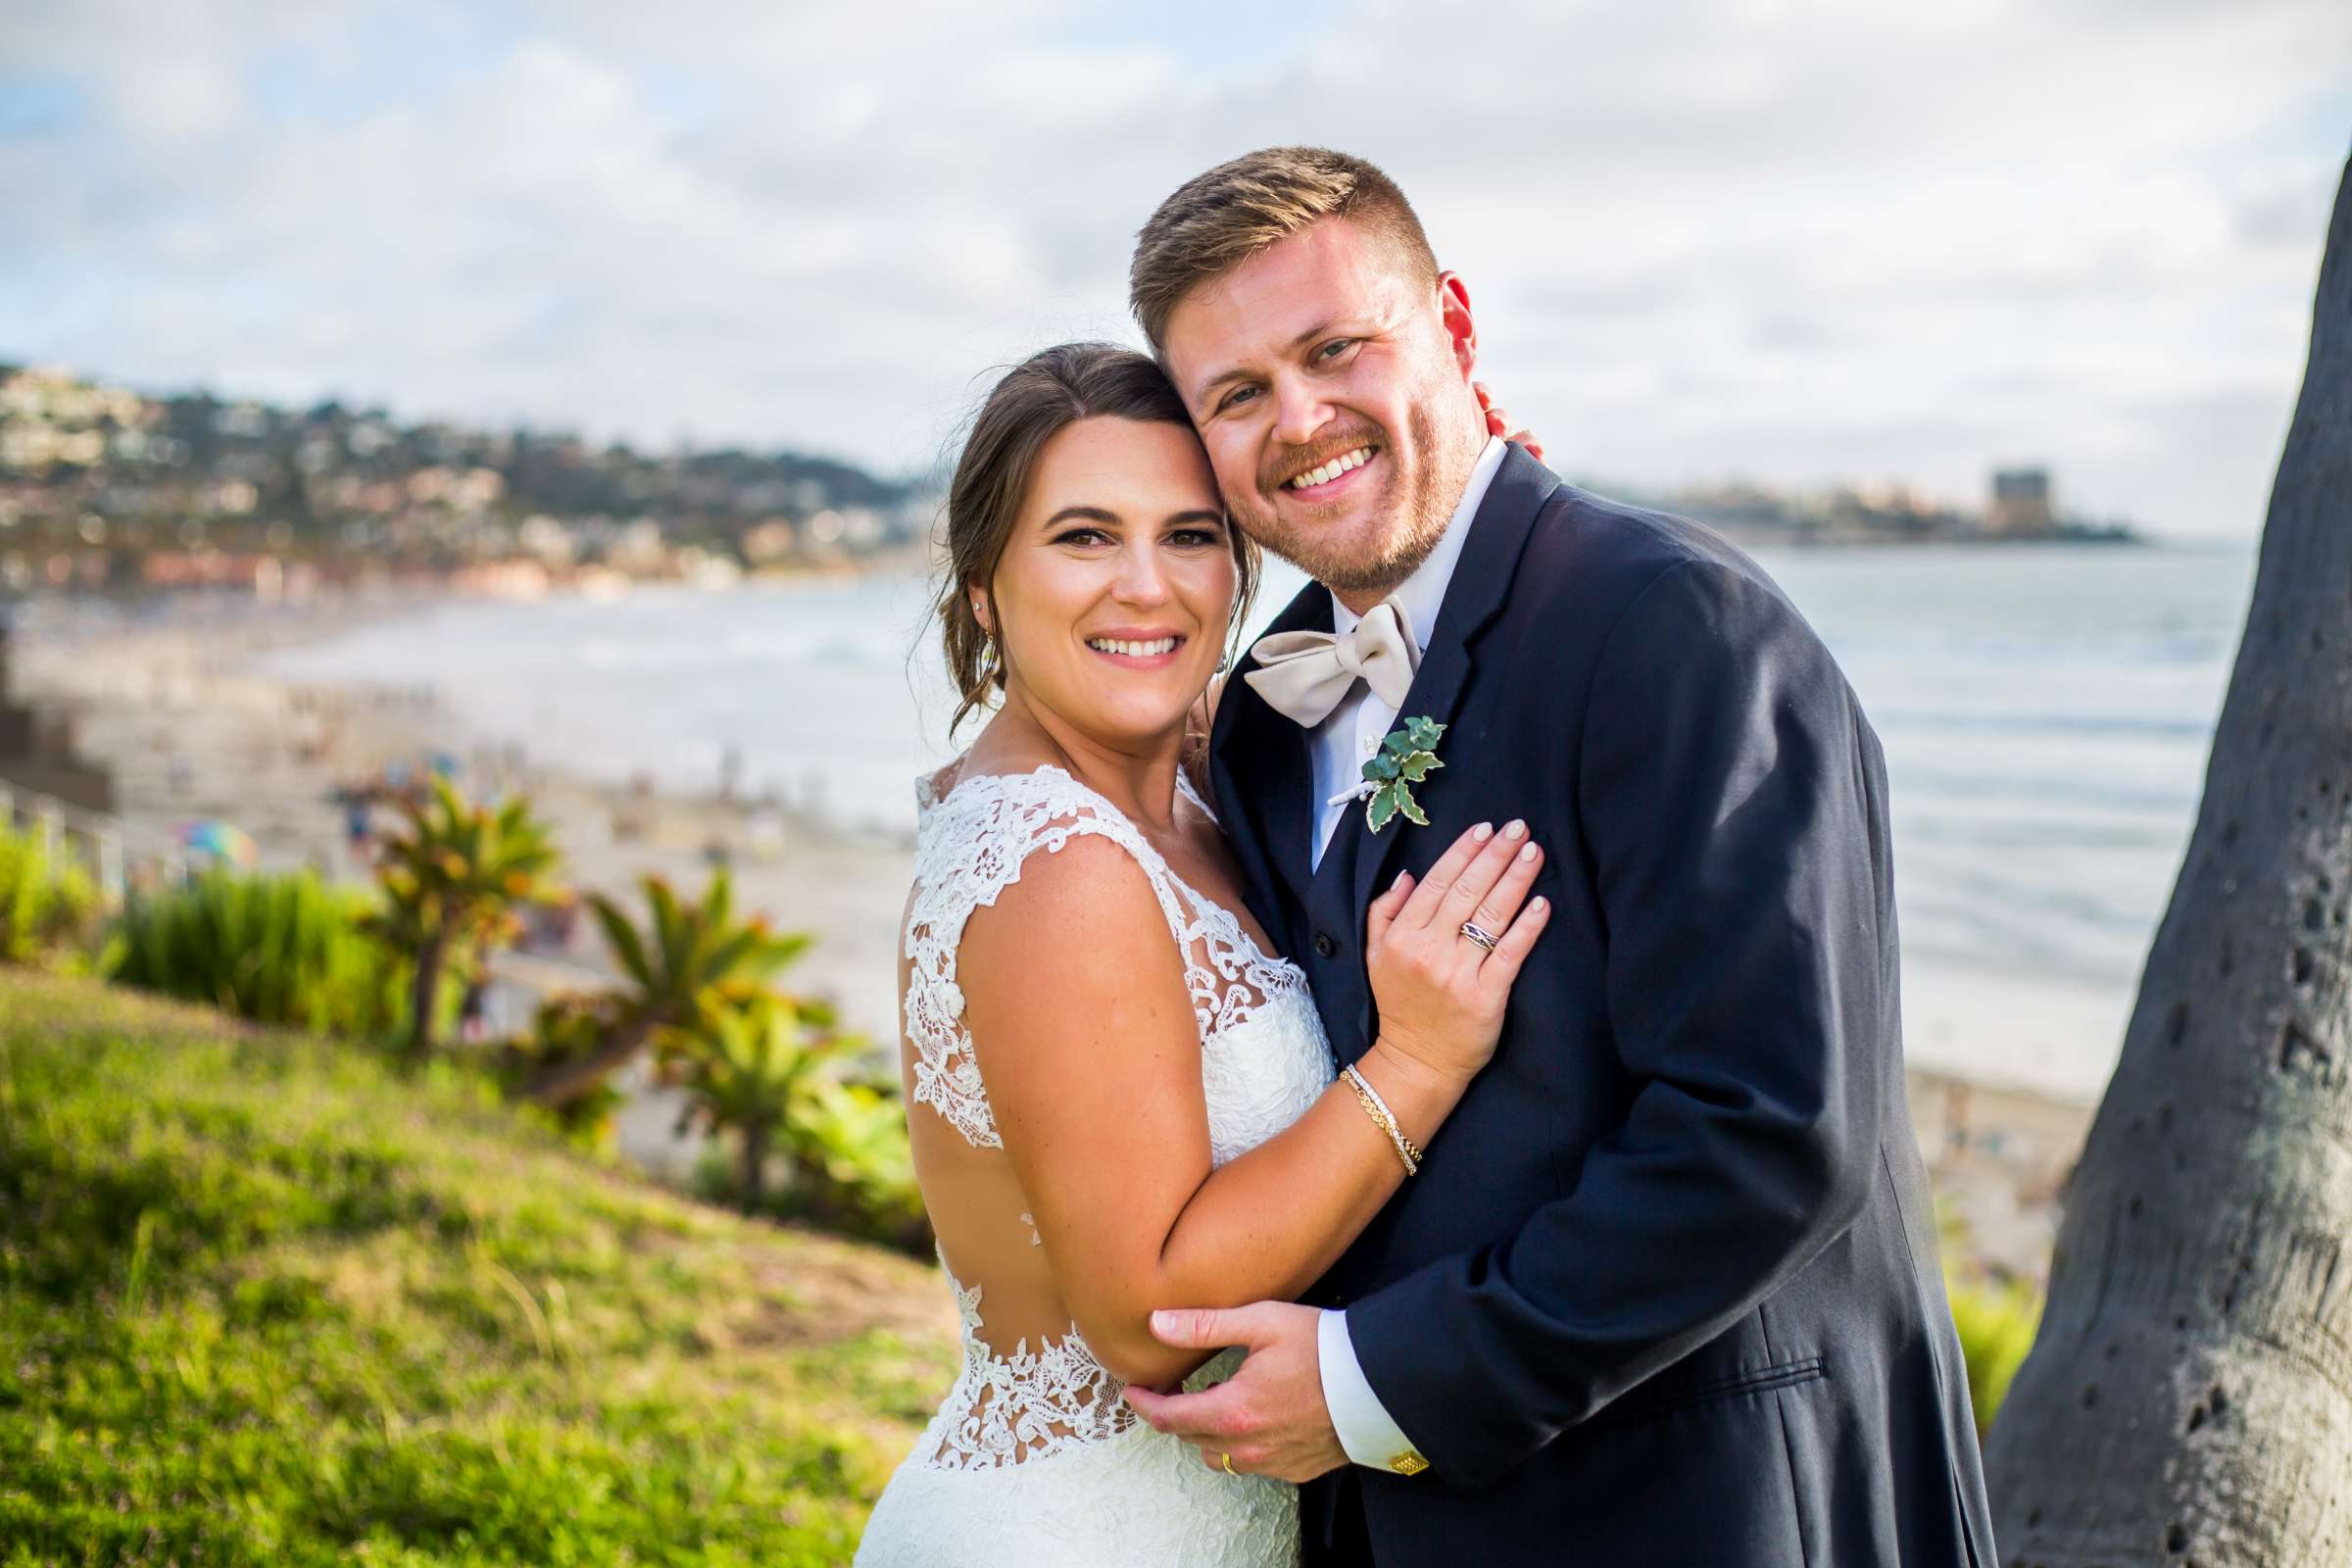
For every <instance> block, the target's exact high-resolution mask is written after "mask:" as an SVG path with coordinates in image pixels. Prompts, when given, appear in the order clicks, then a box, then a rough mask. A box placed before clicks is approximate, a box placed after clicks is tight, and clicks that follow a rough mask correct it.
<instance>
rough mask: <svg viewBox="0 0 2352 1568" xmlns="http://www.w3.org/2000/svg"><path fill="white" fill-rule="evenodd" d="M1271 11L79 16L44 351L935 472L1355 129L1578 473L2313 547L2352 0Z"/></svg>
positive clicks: (7, 188)
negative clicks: (2326, 284)
mask: <svg viewBox="0 0 2352 1568" xmlns="http://www.w3.org/2000/svg"><path fill="white" fill-rule="evenodd" d="M1252 15H1253V14H1252V13H1250V12H1237V13H1236V14H1235V17H1234V20H1233V23H1232V25H1231V30H1232V31H1233V32H1234V34H1235V36H1234V40H1233V48H1232V50H1231V55H1230V59H1231V64H1230V65H1222V64H1216V63H1215V62H1216V60H1217V58H1218V57H1217V54H1216V51H1215V50H1214V49H1213V47H1212V48H1207V49H1204V48H1203V47H1202V40H1201V38H1199V37H1197V36H1195V37H1181V38H1180V37H1178V36H1176V35H1175V33H1174V31H1173V29H1175V28H1177V27H1180V26H1183V25H1186V19H1183V18H1178V19H1172V20H1170V21H1169V22H1167V23H1166V24H1165V25H1166V26H1167V27H1168V28H1169V29H1171V30H1170V31H1168V32H1165V33H1163V34H1161V35H1159V36H1153V35H1151V34H1149V33H1144V32H1135V31H1128V32H1122V33H1120V34H1118V35H1116V36H1104V35H1102V34H1100V33H1097V32H1089V31H1087V30H1085V29H1084V28H1083V27H1082V26H1081V23H1082V21H1083V13H1082V12H1081V11H1080V10H1078V9H1077V8H1065V7H1060V6H1053V5H1045V4H1035V5H1031V6H1028V7H1026V8H1024V9H1021V10H1019V11H1008V10H1006V9H1005V8H976V7H969V6H962V5H953V4H947V3H944V0H922V3H918V4H913V5H908V6H902V7H898V8H894V10H893V11H892V13H891V14H890V15H889V16H888V17H887V18H883V19H875V18H873V17H871V16H870V15H858V16H853V14H852V12H851V10H850V8H846V7H830V8H822V9H816V8H809V7H799V6H785V7H779V6H776V5H773V4H766V3H759V0H731V3H722V0H699V3H695V4H689V5H686V6H684V7H683V8H678V7H671V8H662V9H660V10H657V9H656V8H650V7H644V6H641V5H634V4H631V5H622V4H617V3H612V0H589V3H576V0H575V3H571V4H565V5H562V6H556V5H542V4H533V5H526V6H523V7H521V8H519V9H516V10H514V11H508V12H496V13H489V12H484V13H475V12H470V11H464V10H459V9H456V8H450V7H446V6H435V7H411V8H407V9H404V10H402V11H400V12H399V13H397V15H396V14H395V13H393V12H390V11H387V10H384V9H381V8H376V7H371V6H368V5H361V4H354V3H348V0H347V3H344V4H341V5H331V6H319V7H311V8H303V9H300V10H291V9H288V8H283V7H279V6H274V5H270V4H266V3H263V0H186V3H184V4H181V5H177V6H173V7H170V8H156V7H147V6H133V5H129V4H128V3H127V0H101V3H84V4H79V5H75V6H72V7H61V6H49V7H43V8H40V9H37V10H35V11H33V12H31V13H29V14H28V15H27V16H25V17H24V18H21V19H17V20H13V21H11V22H9V23H6V24H0V26H4V27H5V28H6V29H7V32H8V37H7V43H8V48H9V55H10V58H11V59H12V61H13V62H15V63H16V64H17V65H18V67H19V69H21V70H25V71H32V72H49V73H60V74H63V75H64V76H66V77H68V78H70V79H71V80H73V81H74V82H75V83H77V84H78V85H80V86H81V87H82V88H83V89H84V91H85V92H86V94H87V101H88V103H89V104H90V105H91V107H90V109H89V110H88V112H87V114H86V115H85V116H84V118H83V119H82V121H81V122H80V123H77V124H75V125H74V126H73V127H71V128H70V129H69V130H68V131H67V132H66V133H65V134H64V135H63V136H62V137H57V138H48V137H41V136H23V137H19V138H16V139H15V140H13V141H12V140H7V139H0V200H5V201H7V202H8V204H9V206H10V209H11V211H12V214H22V215H24V221H23V222H22V223H21V224H19V223H17V222H16V221H14V220H13V219H12V224H11V227H12V228H13V229H15V232H14V233H13V234H11V235H8V236H0V306H4V307H5V308H8V309H10V310H11V312H12V315H14V316H17V317H20V318H21V319H10V318H9V317H0V354H8V353H19V354H30V355H33V356H36V357H40V358H45V359H46V358H54V359H61V360H64V361H67V362H69V363H73V364H75V365H78V366H81V367H84V368H88V369H90V370H93V371H98V372H104V373H109V374H114V375H120V376H124V377H128V378H132V379H135V380H139V381H143V382H160V383H173V382H180V381H187V380H197V379H201V380H205V381H208V382H211V383H214V384H216V385H219V386H221V387H224V388H228V389H234V390H249V391H256V392H261V393H265V394H271V395H279V396H286V397H310V396H316V395H320V394H322V393H325V392H328V391H335V392H340V393H343V394H345V395H349V396H356V397H360V398H363V399H372V398H384V399H388V400H389V401H390V402H391V403H392V404H393V405H394V406H395V407H396V408H398V409H400V410H401V411H403V412H404V413H414V414H424V413H450V414H457V415H463V416H469V417H515V416H519V417H529V418H531V419H533V420H536V421H540V422H547V423H556V424H563V425H568V426H573V427H585V428H587V429H589V430H591V431H594V432H598V433H606V432H625V433H627V434H630V435H631V436H633V437H637V438H640V439H651V440H656V441H661V440H666V439H669V438H671V437H672V436H675V435H679V434H682V433H691V434H692V435H694V436H695V437H696V438H698V439H705V440H712V439H722V438H723V439H740V440H746V441H751V442H755V443H758V444H762V445H777V444H791V445H801V446H808V447H815V448H821V449H830V450H836V451H841V452H845V453H849V454H851V455H854V456H857V457H860V458H862V459H865V460H867V461H869V462H873V463H876V464H878V465H881V466H894V467H895V466H907V465H912V464H918V463H923V462H927V461H929V460H930V459H931V458H932V457H933V456H934V455H935V454H936V452H937V450H938V446H939V444H940V442H941V441H942V440H944V439H945V438H946V437H947V436H948V434H949V433H950V431H951V430H952V429H953V426H954V424H955V421H956V418H957V417H959V416H960V415H961V414H962V413H963V412H964V410H965V408H966V407H967V405H968V402H969V400H970V398H971V397H972V395H973V394H974V392H975V391H976V390H977V388H978V385H979V384H980V382H978V381H977V380H976V379H975V378H976V377H980V376H982V375H983V374H984V372H985V371H986V369H987V368H988V367H990V366H992V365H994V364H997V363H1001V362H1003V361H1005V360H1006V359H1008V358H1010V357H1013V356H1015V355H1017V354H1018V353H1020V352H1021V351H1023V350H1025V349H1027V348H1030V347H1034V346H1036V345H1037V344H1039V343H1042V342H1046V341H1051V340H1053V339H1054V338H1056V337H1061V336H1068V335H1077V334H1086V335H1105V334H1108V335H1122V336H1125V335H1131V331H1132V329H1131V328H1130V327H1129V325H1128V323H1127V321H1126V318H1125V314H1124V290H1123V284H1124V275H1125V264H1126V255H1127V246H1128V243H1129V240H1130V238H1131V236H1132V234H1133V231H1134V229H1135V228H1136V226H1137V225H1138V224H1139V223H1140V222H1141V221H1143V219H1144V218H1145V217H1146V216H1147V215H1148V214H1149V212H1150V210H1151V208H1152V205H1153V204H1154V203H1155V202H1156V201H1157V199H1158V198H1159V196H1160V195H1162V194H1163V193H1164V192H1165V191H1166V190H1167V189H1168V188H1170V187H1171V186H1172V185H1174V184H1175V183H1176V182H1177V181H1178V180H1180V179H1182V178H1183V177H1185V176H1186V175H1188V174H1190V173H1192V172H1196V171H1197V170H1199V169H1200V168H1201V167H1204V166H1205V165H1207V164H1208V163H1210V162H1213V161H1215V160H1216V159H1219V158H1222V157H1225V156H1230V155H1231V154H1233V153H1235V152H1238V151H1242V150H1245V149H1247V148H1249V147H1250V146H1256V145H1263V144H1266V143H1269V142H1274V141H1284V140H1318V141H1326V142H1329V143H1331V144H1333V145H1339V146H1346V147H1348V148H1351V149H1353V150H1356V151H1360V152H1362V153H1364V154H1365V155H1366V156H1369V157H1372V158H1374V159H1376V160H1378V161H1380V162H1382V163H1383V164H1384V165H1386V166H1387V167H1388V168H1389V169H1390V170H1391V172H1393V173H1395V174H1396V175H1397V177H1398V178H1399V179H1400V181H1402V182H1403V183H1404V185H1405V187H1406V188H1407V190H1408V191H1410V192H1412V193H1413V195H1414V197H1415V200H1416V202H1417V203H1418V204H1419V206H1420V207H1421V209H1422V212H1423V216H1424V218H1425V220H1426V221H1427V222H1428V225H1429V227H1430V229H1431V232H1432V235H1433V237H1434V238H1435V240H1436V241H1437V243H1438V245H1439V248H1440V252H1441V255H1442V256H1443V257H1444V258H1445V259H1446V262H1447V263H1448V265H1452V266H1455V267H1458V268H1459V269H1460V270H1462V271H1463V272H1464V273H1465V274H1466V275H1467V276H1468V277H1469V278H1470V280H1471V282H1472V284H1473V294H1474V298H1475V299H1476V301H1477V303H1478V304H1479V306H1480V309H1481V312H1482V320H1483V338H1484V341H1485V345H1486V355H1487V370H1488V372H1489V374H1490V376H1491V378H1492V379H1494V380H1495V381H1496V382H1497V383H1498V384H1500V385H1501V387H1502V388H1503V390H1504V391H1505V392H1506V394H1507V395H1508V397H1509V401H1510V404H1511V407H1512V409H1513V411H1514V412H1515V413H1517V414H1519V415H1521V416H1523V417H1526V418H1528V419H1529V420H1531V421H1532V422H1533V423H1535V425H1536V426H1537V427H1538V428H1539V429H1541V430H1543V431H1544V433H1545V434H1546V437H1547V439H1548V440H1549V442H1550V445H1551V447H1552V449H1553V451H1554V453H1555V461H1559V462H1560V463H1562V465H1563V466H1567V467H1569V468H1571V469H1573V470H1577V471H1581V472H1592V473H1598V474H1604V475H1608V476H1614V477H1618V478H1622V479H1626V480H1631V481H1642V482H1669V481H1673V480H1676V479H1682V478H1697V477H1710V476H1715V475H1719V474H1723V473H1727V472H1735V471H1736V472H1746V473H1752V474H1758V475H1762V476H1766V477H1774V478H1780V479H1785V480H1792V481H1801V480H1807V479H1818V478H1826V477H1831V476H1835V475H1840V474H1878V473H1890V472H1891V473H1903V474H1907V475H1910V476H1912V477H1915V478H1919V479H1923V480H1925V481H1927V482H1928V483H1930V484H1931V485H1933V486H1936V487H1938V488H1942V489H1945V490H1949V491H1955V492H1960V493H1964V494H1974V493H1975V492H1976V490H1977V489H1978V487H1979V486H1980V485H1981V484H1982V482H1983V475H1984V472H1985V468H1987V467H1988V466H1991V465H1992V464H1994V463H1996V462H2003V461H2010V460H2015V459H2019V458H2041V459H2044V460H2046V461H2049V462H2051V463H2052V464H2054V465H2055V466H2057V468H2058V470H2059V477H2060V482H2061V484H2062V485H2063V486H2064V487H2065V489H2066V491H2067V493H2068V494H2069V495H2071V496H2073V497H2074V498H2076V499H2077V500H2078V501H2080V502H2081V503H2082V504H2083V505H2085V506H2087V507H2089V508H2091V509H2092V510H2094V511H2099V512H2115V511H2128V512H2131V513H2132V514H2134V515H2139V516H2141V517H2143V518H2144V519H2146V520H2148V521H2150V522H2152V523H2155V524H2157V525H2159V526H2162V527H2166V528H2170V529H2174V530H2180V531H2195V532H2233V533H2243V532H2247V531H2250V530H2251V529H2252V528H2253V527H2255V526H2256V525H2257V524H2258V523H2259V520H2260V515H2261V508H2262V501H2263V497H2264V493H2265V490H2266V489H2267V485H2268V481H2269V475H2270V470H2271V467H2272V466H2273V464H2274V463H2275V461H2276V457H2277V445H2278V438H2279V435H2280V434H2281V433H2282V431H2283V428H2284V421H2285V417H2286V414H2287V411H2288V407H2289V404H2290V402H2291V399H2292V396H2293V392H2294V388H2295V385H2296V383H2297V380H2298V378H2299V375H2300V371H2301V358H2302V350H2303V333H2304V331H2305V328H2306V325H2307V312H2308V308H2309V298H2310V289H2311V284H2312V280H2313V277H2314V273H2315V268H2316V263H2317V258H2318V249H2319V239H2320V236H2321V231H2322V229H2323V227H2324V224H2325V219H2326V212H2327V202H2328V199H2329V198H2330V196H2331V195H2332V192H2333V188H2334V181H2335V177H2336V174H2337V172H2338V171H2339V169H2340V168H2341V161H2342V158H2343V155H2344V152H2345V151H2346V148H2347V144H2348V143H2352V18H2347V16H2346V15H2345V14H2344V13H2343V11H2342V8H2341V6H2340V3H2337V0H2313V3H2288V0H2277V3H2255V4H2242V5H2185V4H2184V5H2175V6H2169V7H2163V6H2157V7H2151V6H2146V5H2130V6H2126V5H2123V4H2120V3H2115V4H2107V3H2077V4H2071V5H2052V4H2048V3H2029V0H1966V3H1960V4H1949V5H1942V6H1937V7H1934V8H1925V9H1924V10H1923V9H1922V8H1887V7H1885V6H1881V5H1862V4H1847V3H1842V0H1839V3H1811V4H1804V5H1794V4H1770V3H1763V0H1704V3H1692V4H1685V5H1679V6H1660V7H1642V8H1636V7H1622V6H1603V5H1598V4H1587V5H1584V6H1579V7H1573V8H1565V9H1563V8H1560V7H1556V6H1553V7H1545V6H1532V5H1531V6H1526V7H1520V8H1512V7H1495V8H1488V9H1487V10H1486V11H1482V13H1481V14H1480V18H1479V20H1478V22H1477V24H1476V25H1452V24H1445V25H1441V24H1437V23H1434V22H1433V21H1432V20H1431V17H1430V14H1429V13H1428V12H1427V10H1426V9H1425V8H1422V7H1419V6H1415V5H1409V4H1405V3H1403V0H1360V3H1357V4H1353V5H1335V6H1332V7H1330V8H1328V9H1327V10H1326V11H1324V12H1321V13H1319V14H1318V16H1317V17H1316V19H1315V25H1313V26H1312V27H1311V28H1307V29H1305V30H1304V31H1303V32H1301V33H1299V35H1296V36H1285V35H1281V34H1275V33H1268V32H1267V31H1265V29H1264V28H1263V27H1261V26H1258V25H1256V24H1254V23H1253V22H1252V21H1251V20H1250V19H1251V16H1252ZM1220 20H1221V19H1220ZM419 37H422V38H424V39H426V40H428V41H429V45H430V46H429V47H425V46H422V45H418V44H417V43H415V42H414V40H415V39H417V38H419ZM402 39H409V40H412V41H411V42H410V44H409V45H408V46H406V47H400V46H398V45H399V40H402ZM1333 39H1345V40H1347V44H1346V47H1345V48H1334V47H1331V46H1330V41H1331V40H1333ZM386 40H390V41H389V42H387V41H386ZM1208 41H1209V42H1210V43H1211V44H1213V43H1214V42H1215V40H1214V39H1213V38H1211V39H1210V40H1208ZM1204 59H1205V60H1207V61H1208V62H1210V64H1207V65H1204V64H1203V61H1204ZM265 67H267V68H269V69H268V70H265V69H264V68H265ZM290 77H291V79H294V80H296V81H298V82H299V83H300V84H302V85H303V86H305V87H306V88H307V90H306V91H303V92H301V93H297V94H294V95H292V98H291V101H290V102H289V101H287V95H286V94H285V92H284V87H285V84H286V82H287V81H288V80H289V78H290ZM273 83H274V86H273Z"/></svg>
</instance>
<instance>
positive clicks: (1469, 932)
mask: <svg viewBox="0 0 2352 1568" xmlns="http://www.w3.org/2000/svg"><path fill="white" fill-rule="evenodd" d="M1462 935H1464V936H1466V937H1468V938H1469V939H1470V940H1471V941H1473V942H1475V943H1477V944H1478V945H1479V946H1480V947H1482V948H1484V949H1486V950H1487V951H1488V952H1489V953H1493V952H1494V951H1495V936H1494V933H1492V932H1490V931H1488V930H1486V929H1484V928H1483V927H1481V926H1479V925H1478V924H1476V923H1475V922H1473V921H1469V920H1464V921H1463V922H1462Z"/></svg>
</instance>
